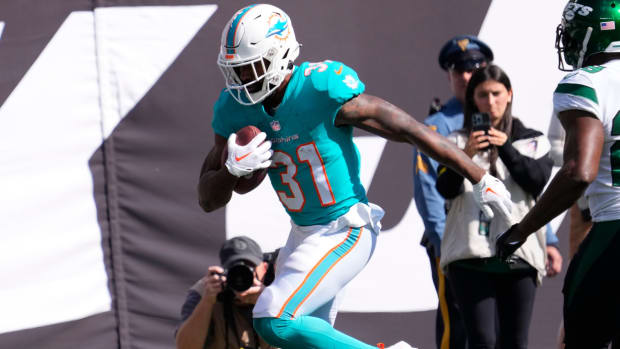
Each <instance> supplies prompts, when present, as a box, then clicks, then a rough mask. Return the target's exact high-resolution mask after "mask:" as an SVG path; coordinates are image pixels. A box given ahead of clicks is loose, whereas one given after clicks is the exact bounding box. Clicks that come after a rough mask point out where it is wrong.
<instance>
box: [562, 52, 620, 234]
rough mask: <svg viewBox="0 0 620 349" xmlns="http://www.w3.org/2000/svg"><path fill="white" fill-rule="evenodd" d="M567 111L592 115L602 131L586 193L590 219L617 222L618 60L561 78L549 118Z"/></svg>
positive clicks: (619, 149)
mask: <svg viewBox="0 0 620 349" xmlns="http://www.w3.org/2000/svg"><path fill="white" fill-rule="evenodd" d="M571 109H578V110H585V111H588V112H590V113H592V114H594V115H595V116H596V117H597V118H598V119H599V120H600V121H601V122H602V123H603V128H604V132H605V142H604V144H603V152H602V154H601V159H600V162H599V167H598V175H597V176H596V179H595V180H594V182H593V183H592V184H591V185H590V186H589V187H588V189H587V190H586V197H587V198H588V204H589V206H590V211H591V213H592V220H593V221H595V222H601V221H610V220H617V219H620V60H614V61H611V62H608V63H606V64H603V65H601V66H591V67H586V68H582V69H580V70H577V71H575V72H572V73H570V74H568V75H567V76H566V77H564V79H562V81H561V82H560V83H559V84H558V87H557V88H556V90H555V92H554V94H553V117H554V118H556V117H557V114H558V113H559V112H562V111H565V110H571Z"/></svg>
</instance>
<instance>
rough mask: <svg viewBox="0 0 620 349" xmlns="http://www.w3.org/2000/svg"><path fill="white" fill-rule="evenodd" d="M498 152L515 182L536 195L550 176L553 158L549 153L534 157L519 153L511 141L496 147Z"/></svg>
mask: <svg viewBox="0 0 620 349" xmlns="http://www.w3.org/2000/svg"><path fill="white" fill-rule="evenodd" d="M498 154H499V157H500V158H501V159H502V162H503V163H504V164H505V165H506V167H507V168H508V171H509V172H510V175H511V176H512V178H514V180H515V182H517V184H519V186H520V187H521V188H523V190H525V191H526V192H527V193H529V194H532V196H534V197H535V198H536V197H538V195H540V193H541V192H542V190H543V189H544V188H545V185H546V184H547V181H548V180H549V177H550V176H551V169H552V168H553V160H552V159H551V157H550V156H549V153H547V154H545V155H544V156H543V157H541V158H538V159H534V158H531V157H529V156H525V155H523V154H521V153H519V151H518V150H517V149H515V147H513V146H512V143H510V142H506V143H504V145H502V146H501V147H498Z"/></svg>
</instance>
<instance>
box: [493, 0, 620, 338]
mask: <svg viewBox="0 0 620 349" xmlns="http://www.w3.org/2000/svg"><path fill="white" fill-rule="evenodd" d="M619 11H620V1H614V0H571V1H569V3H568V4H567V5H566V7H565V9H564V12H563V20H562V23H561V24H560V26H558V30H557V38H556V47H557V48H558V54H559V56H560V64H559V67H560V69H562V70H564V69H563V68H564V61H565V62H566V63H567V64H568V65H571V66H573V68H575V69H578V70H576V71H574V72H572V73H570V74H568V75H567V76H565V77H564V79H563V80H562V81H561V82H560V83H559V84H558V86H557V88H556V90H555V92H554V95H553V114H554V115H553V117H557V118H559V119H560V122H561V123H562V126H563V127H564V129H565V131H566V142H565V146H564V164H563V165H562V168H561V169H560V171H559V172H558V174H557V175H556V176H555V177H554V178H553V180H552V182H551V184H550V185H549V187H548V189H547V191H546V192H545V193H544V194H543V195H542V196H541V197H540V199H539V200H538V203H537V204H536V205H535V206H534V208H532V210H531V211H530V212H529V213H528V214H527V215H526V216H525V217H524V218H523V220H522V221H521V222H520V223H518V224H515V225H513V226H512V227H511V228H510V230H508V231H507V232H506V233H504V234H502V235H501V236H500V237H499V238H498V240H497V251H498V255H499V257H500V258H506V257H508V256H509V255H510V254H512V252H514V251H515V250H516V249H517V248H518V247H519V246H520V245H521V244H522V243H523V241H525V238H526V237H527V236H528V235H529V234H531V233H532V232H534V231H536V230H537V229H538V228H540V227H542V226H543V225H544V224H545V223H546V222H548V221H549V220H551V219H552V218H553V217H555V216H557V215H558V214H560V213H561V212H563V211H564V210H566V209H567V208H569V207H570V206H571V205H572V204H573V203H574V202H575V201H576V200H577V199H578V198H579V196H580V195H581V194H583V193H584V191H585V195H586V198H587V199H588V204H589V207H590V211H591V214H592V220H593V222H594V225H593V227H592V229H591V231H590V232H589V234H588V236H587V237H586V239H585V240H584V241H583V243H582V244H581V246H580V247H579V251H578V252H577V254H576V255H575V257H574V258H573V260H572V261H571V264H570V266H569V268H568V271H567V274H566V279H565V281H564V288H563V292H564V328H565V339H564V342H565V344H566V347H565V348H566V349H573V348H607V347H608V345H609V343H610V342H612V341H613V343H614V345H617V344H620V272H619V271H618V270H619V268H620V12H619ZM614 348H615V346H614Z"/></svg>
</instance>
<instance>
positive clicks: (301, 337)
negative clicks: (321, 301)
mask: <svg viewBox="0 0 620 349" xmlns="http://www.w3.org/2000/svg"><path fill="white" fill-rule="evenodd" d="M254 329H255V330H256V332H258V334H259V335H260V336H261V337H262V338H263V339H264V340H265V341H266V342H267V343H269V344H270V345H272V346H275V347H278V348H282V349H377V347H376V346H371V345H368V344H366V343H363V342H361V341H359V340H357V339H355V338H353V337H350V336H348V335H346V334H344V333H342V332H340V331H338V330H336V329H335V328H333V327H332V326H331V325H330V324H329V323H328V322H327V321H325V320H323V319H319V318H317V317H313V316H300V317H298V318H295V319H279V318H273V317H266V318H256V319H254Z"/></svg>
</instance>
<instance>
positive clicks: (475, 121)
mask: <svg viewBox="0 0 620 349" xmlns="http://www.w3.org/2000/svg"><path fill="white" fill-rule="evenodd" d="M489 129H491V117H490V116H489V114H487V113H474V114H473V115H472V116H471V130H472V131H484V134H487V135H488V134H489Z"/></svg>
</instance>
